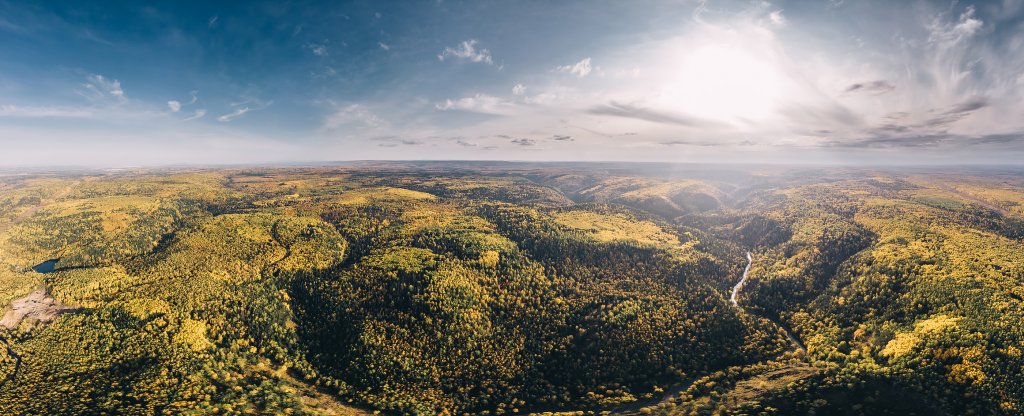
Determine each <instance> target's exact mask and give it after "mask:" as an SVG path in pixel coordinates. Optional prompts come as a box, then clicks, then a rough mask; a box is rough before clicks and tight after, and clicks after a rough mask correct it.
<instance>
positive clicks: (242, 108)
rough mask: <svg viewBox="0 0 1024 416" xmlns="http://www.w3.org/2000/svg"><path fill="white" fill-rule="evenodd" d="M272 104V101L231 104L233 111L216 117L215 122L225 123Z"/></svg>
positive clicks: (249, 101) (248, 101)
mask: <svg viewBox="0 0 1024 416" xmlns="http://www.w3.org/2000/svg"><path fill="white" fill-rule="evenodd" d="M273 103H274V102H273V101H267V102H262V101H259V100H246V101H242V102H238V103H231V106H232V107H235V110H234V111H232V112H230V113H228V114H224V115H222V116H220V117H217V121H219V122H222V123H227V122H230V121H233V120H235V119H237V118H239V117H242V116H244V115H245V114H246V113H248V112H250V111H257V110H262V109H264V108H267V107H270V105H271V104H273ZM247 104H252V106H251V107H250V106H249V105H247ZM203 114H204V115H205V114H206V113H205V112H204V113H203Z"/></svg>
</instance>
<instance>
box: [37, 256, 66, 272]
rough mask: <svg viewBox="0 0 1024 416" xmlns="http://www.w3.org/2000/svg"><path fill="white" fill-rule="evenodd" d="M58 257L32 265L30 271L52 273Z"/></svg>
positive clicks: (55, 267)
mask: <svg viewBox="0 0 1024 416" xmlns="http://www.w3.org/2000/svg"><path fill="white" fill-rule="evenodd" d="M58 260H60V259H50V260H47V261H44V262H42V263H39V264H37V265H35V266H32V271H34V272H36V273H53V272H54V270H56V269H57V261H58Z"/></svg>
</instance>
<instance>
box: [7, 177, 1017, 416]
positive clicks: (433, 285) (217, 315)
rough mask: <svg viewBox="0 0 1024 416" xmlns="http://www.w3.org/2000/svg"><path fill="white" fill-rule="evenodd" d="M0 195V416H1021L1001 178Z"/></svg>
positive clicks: (206, 183)
mask: <svg viewBox="0 0 1024 416" xmlns="http://www.w3.org/2000/svg"><path fill="white" fill-rule="evenodd" d="M0 181H2V184H3V186H0V307H3V308H4V310H3V313H4V315H3V316H4V319H3V327H0V336H2V338H0V342H2V343H3V344H4V347H5V348H4V349H3V350H0V353H2V354H3V356H2V357H0V377H3V380H4V381H3V384H2V386H0V411H2V412H4V413H5V414H34V413H49V414H90V413H93V412H97V411H100V412H108V413H181V412H199V413H216V414H253V413H260V414H263V413H291V414H363V413H366V412H372V411H380V412H383V413H386V414H492V415H496V414H529V413H534V414H591V413H592V414H602V413H614V414H666V415H668V414H672V415H675V414H680V415H689V414H715V415H725V414H810V413H812V412H816V413H817V414H850V415H860V414H893V415H896V414H921V415H924V414H948V415H960V414H1011V413H1014V412H1016V411H1017V409H1019V408H1020V406H1022V405H1024V390H1021V388H1020V386H1019V385H1018V384H1019V383H1015V382H1014V380H1019V379H1021V378H1022V377H1024V374H1020V372H1021V368H1024V366H1022V364H1024V357H1021V354H1020V351H1021V349H1022V348H1024V333H1021V332H1020V331H1019V330H1018V328H1021V327H1024V326H1022V324H1024V305H1022V301H1024V292H1021V289H1020V288H1021V287H1022V286H1021V283H1022V279H1024V258H1021V256H1022V253H1024V250H1021V249H1022V248H1024V245H1022V238H1024V217H1022V216H1021V215H1020V214H1019V210H1018V209H1017V208H1018V207H1019V206H1020V204H1022V203H1024V172H1018V171H1014V170H998V171H991V172H980V173H979V172H977V171H967V170H965V171H964V172H962V173H959V174H955V173H950V172H948V171H947V170H943V171H929V170H927V169H924V168H921V169H896V168H892V169H874V168H872V169H868V168H808V167H786V166H756V165H751V166H716V167H713V168H709V167H708V166H701V165H671V164H628V163H566V164H546V163H494V164H489V163H486V162H360V163H352V164H346V165H339V166H320V167H248V168H245V167H238V168H202V169H201V168H191V169H184V168H181V169H160V170H158V169H139V170H131V171H119V172H113V173H112V172H76V173H59V172H55V173H33V174H30V175H19V176H4V177H0ZM54 260H55V261H54ZM51 261H52V262H51ZM42 265H48V266H47V267H42ZM34 268H35V269H34ZM30 392H35V393H30Z"/></svg>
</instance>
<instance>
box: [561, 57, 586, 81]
mask: <svg viewBox="0 0 1024 416" xmlns="http://www.w3.org/2000/svg"><path fill="white" fill-rule="evenodd" d="M592 69H593V68H592V67H591V66H590V58H584V59H583V60H581V61H579V62H577V63H575V64H572V65H565V66H559V67H555V71H556V72H564V73H568V74H572V75H575V76H577V77H580V78H583V77H586V76H587V75H590V71H591V70H592Z"/></svg>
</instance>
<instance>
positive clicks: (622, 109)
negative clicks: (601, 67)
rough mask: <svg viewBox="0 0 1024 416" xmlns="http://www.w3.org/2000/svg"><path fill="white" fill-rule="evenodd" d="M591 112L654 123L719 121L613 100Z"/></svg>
mask: <svg viewBox="0 0 1024 416" xmlns="http://www.w3.org/2000/svg"><path fill="white" fill-rule="evenodd" d="M587 112H588V113H590V114H595V115H606V116H615V117H625V118H633V119H637V120H644V121H649V122H652V123H662V124H675V125H679V126H687V127H701V126H714V125H717V123H714V122H711V121H708V120H702V119H699V118H696V117H688V116H685V115H681V114H672V113H668V112H664V111H658V110H652V109H648V108H643V107H638V106H635V105H630V104H620V103H616V102H614V101H613V102H611V103H608V104H602V105H598V106H594V107H591V108H590V109H589V110H587Z"/></svg>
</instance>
